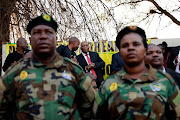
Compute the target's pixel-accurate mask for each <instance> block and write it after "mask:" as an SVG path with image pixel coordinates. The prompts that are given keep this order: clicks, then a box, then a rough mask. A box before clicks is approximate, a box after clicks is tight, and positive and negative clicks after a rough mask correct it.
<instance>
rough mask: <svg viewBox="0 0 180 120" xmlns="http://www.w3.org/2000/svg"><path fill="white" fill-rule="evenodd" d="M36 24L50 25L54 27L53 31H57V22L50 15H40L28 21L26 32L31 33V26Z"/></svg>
mask: <svg viewBox="0 0 180 120" xmlns="http://www.w3.org/2000/svg"><path fill="white" fill-rule="evenodd" d="M37 25H47V26H50V27H52V28H53V29H54V31H55V32H57V27H58V25H57V22H56V21H54V20H53V18H52V17H51V16H50V15H41V16H38V17H36V18H34V19H32V20H31V21H29V23H28V25H27V32H28V33H29V34H31V30H32V28H33V27H35V26H37Z"/></svg>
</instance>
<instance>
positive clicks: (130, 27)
mask: <svg viewBox="0 0 180 120" xmlns="http://www.w3.org/2000/svg"><path fill="white" fill-rule="evenodd" d="M129 29H130V30H132V31H136V29H137V27H136V26H129Z"/></svg>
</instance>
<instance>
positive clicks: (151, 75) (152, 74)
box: [117, 64, 158, 82]
mask: <svg viewBox="0 0 180 120" xmlns="http://www.w3.org/2000/svg"><path fill="white" fill-rule="evenodd" d="M146 67H147V68H148V73H144V74H143V75H142V76H140V78H139V79H138V80H140V81H139V82H147V81H156V80H158V77H157V75H156V72H157V71H156V70H155V69H154V68H153V67H152V66H151V65H149V64H146ZM117 76H119V77H120V78H121V79H122V80H125V81H131V82H133V81H132V79H131V78H130V76H129V75H128V74H127V72H126V70H125V68H124V67H123V68H122V70H121V71H119V72H118V73H117Z"/></svg>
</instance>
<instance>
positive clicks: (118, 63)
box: [111, 52, 125, 73]
mask: <svg viewBox="0 0 180 120" xmlns="http://www.w3.org/2000/svg"><path fill="white" fill-rule="evenodd" d="M124 65H125V63H124V61H123V60H122V58H121V55H120V53H119V52H118V53H116V54H113V55H112V61H111V73H114V72H116V71H119V70H121V69H122V67H124Z"/></svg>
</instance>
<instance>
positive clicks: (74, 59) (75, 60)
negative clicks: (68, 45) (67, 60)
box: [71, 56, 78, 64]
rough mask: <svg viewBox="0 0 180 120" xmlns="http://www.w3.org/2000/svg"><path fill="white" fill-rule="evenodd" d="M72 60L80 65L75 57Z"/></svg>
mask: <svg viewBox="0 0 180 120" xmlns="http://www.w3.org/2000/svg"><path fill="white" fill-rule="evenodd" d="M71 60H73V61H74V62H76V63H77V64H78V61H77V59H76V57H75V56H73V57H72V58H71Z"/></svg>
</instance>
